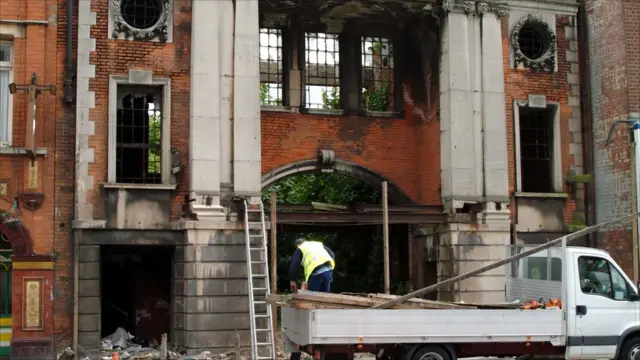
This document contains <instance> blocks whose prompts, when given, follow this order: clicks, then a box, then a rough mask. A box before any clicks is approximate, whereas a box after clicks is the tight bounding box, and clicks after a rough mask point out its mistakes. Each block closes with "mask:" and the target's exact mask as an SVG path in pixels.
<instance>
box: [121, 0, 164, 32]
mask: <svg viewBox="0 0 640 360" xmlns="http://www.w3.org/2000/svg"><path fill="white" fill-rule="evenodd" d="M120 13H121V14H122V18H123V19H124V21H126V22H127V24H129V26H131V27H134V28H136V29H148V28H150V27H152V26H154V25H155V24H156V23H157V22H158V20H160V16H161V15H162V3H161V2H160V0H120Z"/></svg>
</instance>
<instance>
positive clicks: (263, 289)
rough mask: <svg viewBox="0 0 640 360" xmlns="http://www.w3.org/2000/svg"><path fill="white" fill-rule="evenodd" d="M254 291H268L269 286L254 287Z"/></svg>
mask: <svg viewBox="0 0 640 360" xmlns="http://www.w3.org/2000/svg"><path fill="white" fill-rule="evenodd" d="M253 291H267V288H253Z"/></svg>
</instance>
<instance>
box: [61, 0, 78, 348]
mask: <svg viewBox="0 0 640 360" xmlns="http://www.w3.org/2000/svg"><path fill="white" fill-rule="evenodd" d="M73 1H74V0H67V29H66V30H67V31H66V41H67V43H66V44H65V45H66V48H65V50H66V51H65V52H66V56H65V62H66V63H65V69H64V70H65V73H64V98H63V100H64V102H65V103H66V104H71V103H73V99H74V96H73ZM67 111H72V109H67ZM79 250H80V246H79V245H78V241H77V238H76V234H75V233H74V234H73V339H72V341H73V352H74V358H75V359H78V319H79V316H78V313H79V306H80V304H79V303H78V300H79V299H78V291H79V287H80V281H79V277H80V266H79V264H80V254H79Z"/></svg>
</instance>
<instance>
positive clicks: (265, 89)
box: [260, 83, 282, 106]
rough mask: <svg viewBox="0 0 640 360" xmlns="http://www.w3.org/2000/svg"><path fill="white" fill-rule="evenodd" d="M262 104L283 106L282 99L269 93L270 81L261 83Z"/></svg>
mask: <svg viewBox="0 0 640 360" xmlns="http://www.w3.org/2000/svg"><path fill="white" fill-rule="evenodd" d="M260 105H263V106H281V105H282V99H280V98H276V99H274V98H273V96H271V94H269V84H268V83H260Z"/></svg>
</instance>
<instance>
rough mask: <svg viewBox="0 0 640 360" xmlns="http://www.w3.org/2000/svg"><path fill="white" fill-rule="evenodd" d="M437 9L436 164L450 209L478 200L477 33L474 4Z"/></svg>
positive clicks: (479, 155) (443, 196)
mask: <svg viewBox="0 0 640 360" xmlns="http://www.w3.org/2000/svg"><path fill="white" fill-rule="evenodd" d="M441 10H443V11H442V12H443V19H442V20H443V31H442V54H441V70H440V149H441V152H440V161H441V167H442V173H441V174H442V175H441V177H442V178H441V180H442V198H443V203H444V205H445V208H446V209H451V208H452V207H457V206H455V205H454V203H455V202H456V201H464V200H468V201H472V202H475V201H480V200H481V198H482V185H481V181H480V180H481V179H482V175H480V176H479V172H480V171H481V169H482V166H481V163H479V162H478V161H479V160H480V159H482V157H481V156H482V154H481V149H482V147H481V146H480V144H481V141H482V138H481V137H480V138H478V136H477V135H481V133H482V132H481V117H480V113H479V110H480V109H479V107H480V106H481V104H480V103H479V102H480V98H479V94H478V93H479V90H480V89H479V85H480V84H479V81H478V80H479V78H478V76H479V70H480V64H479V58H478V57H479V54H480V48H479V46H480V44H479V39H480V33H479V30H480V29H479V26H478V22H477V19H474V18H473V15H472V14H471V12H474V11H475V3H474V2H464V3H462V2H453V1H445V2H443V5H442V9H441ZM479 141H480V143H479ZM479 150H480V154H478V152H479ZM479 183H480V184H479Z"/></svg>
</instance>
